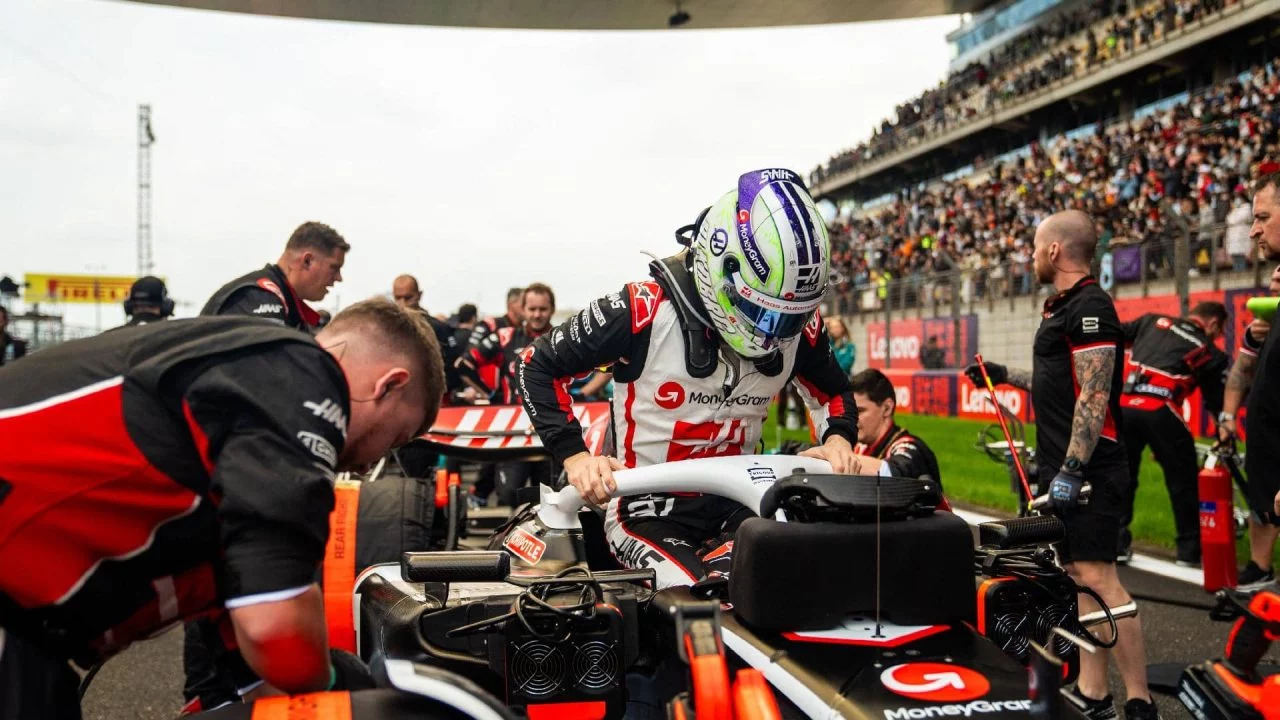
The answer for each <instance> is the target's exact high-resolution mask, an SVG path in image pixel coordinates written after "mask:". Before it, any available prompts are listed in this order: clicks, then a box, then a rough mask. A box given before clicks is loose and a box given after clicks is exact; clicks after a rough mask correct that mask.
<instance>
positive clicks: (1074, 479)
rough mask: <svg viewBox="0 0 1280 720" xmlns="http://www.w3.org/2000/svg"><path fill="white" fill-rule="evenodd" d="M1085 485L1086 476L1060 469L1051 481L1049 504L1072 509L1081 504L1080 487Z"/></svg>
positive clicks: (1059, 508)
mask: <svg viewBox="0 0 1280 720" xmlns="http://www.w3.org/2000/svg"><path fill="white" fill-rule="evenodd" d="M1082 487H1084V476H1083V475H1077V474H1075V473H1071V472H1067V471H1066V470H1059V471H1058V474H1057V475H1056V476H1054V478H1053V482H1051V483H1049V504H1050V505H1051V506H1052V507H1054V508H1057V509H1058V510H1070V509H1071V508H1073V507H1075V506H1077V505H1079V504H1080V488H1082Z"/></svg>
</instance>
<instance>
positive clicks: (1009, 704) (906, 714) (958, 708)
mask: <svg viewBox="0 0 1280 720" xmlns="http://www.w3.org/2000/svg"><path fill="white" fill-rule="evenodd" d="M1030 711H1031V701H1030V700H991V701H987V700H974V701H973V702H971V703H965V704H963V705H959V704H957V705H930V706H928V707H912V708H905V707H904V708H895V709H893V710H885V711H884V720H927V719H928V718H940V717H967V718H971V717H974V716H981V715H985V714H987V713H1007V712H1021V713H1027V712H1030Z"/></svg>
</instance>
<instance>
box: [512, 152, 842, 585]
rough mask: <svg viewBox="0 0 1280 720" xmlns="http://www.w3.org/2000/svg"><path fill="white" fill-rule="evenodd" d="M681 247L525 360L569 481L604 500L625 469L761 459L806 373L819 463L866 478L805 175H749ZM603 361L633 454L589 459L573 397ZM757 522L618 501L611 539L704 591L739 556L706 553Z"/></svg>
mask: <svg viewBox="0 0 1280 720" xmlns="http://www.w3.org/2000/svg"><path fill="white" fill-rule="evenodd" d="M676 237H677V239H678V240H679V241H680V243H681V244H682V245H686V246H687V247H688V250H686V251H682V252H681V253H679V254H677V255H675V256H673V257H670V258H666V259H665V260H655V261H654V262H653V263H652V264H651V265H650V269H651V272H652V275H653V280H648V281H642V282H633V283H630V284H628V285H626V286H625V287H624V288H623V289H622V290H621V291H620V292H616V293H612V294H610V295H606V296H605V297H602V298H600V299H598V300H595V301H593V302H591V303H590V305H588V307H587V308H586V309H585V310H583V311H582V312H580V313H578V314H577V315H575V316H574V317H572V318H570V319H569V320H568V321H567V322H565V323H564V324H563V325H561V326H560V327H558V328H556V329H555V330H553V331H552V332H551V333H550V334H549V335H544V336H542V337H541V338H539V339H538V340H537V341H536V342H534V344H533V345H532V346H530V348H529V349H527V350H526V351H525V353H524V355H523V357H522V363H521V365H520V368H519V376H518V384H519V386H520V396H521V398H522V399H523V402H524V405H525V409H526V410H527V412H528V414H529V417H530V418H531V420H532V422H533V425H534V427H535V429H536V430H537V431H538V435H539V436H540V437H541V438H542V441H543V444H544V445H545V446H546V447H547V448H548V449H550V451H551V452H552V454H553V455H554V456H555V458H556V459H557V460H558V461H560V462H562V463H563V465H564V469H565V472H566V474H567V476H568V480H569V482H570V483H572V484H573V486H574V487H576V488H577V489H578V490H579V491H580V492H581V493H582V495H583V497H584V498H585V499H587V500H589V501H591V502H596V503H602V502H605V501H606V500H608V492H609V491H611V490H615V489H616V484H615V483H614V479H613V471H614V470H618V469H622V468H624V467H637V466H642V465H651V464H654V463H662V462H669V461H673V460H684V459H689V458H700V457H712V456H720V455H739V454H742V453H745V452H752V451H754V449H755V447H756V444H757V442H758V441H759V440H760V434H761V429H762V425H763V423H764V419H765V415H766V413H767V411H768V406H769V402H770V399H771V398H773V397H774V396H775V395H777V394H778V392H780V391H781V390H782V387H783V386H784V385H785V384H786V383H787V382H788V381H789V380H791V379H793V378H794V379H796V380H797V381H798V385H799V387H800V389H801V392H802V394H803V395H805V396H806V398H805V399H806V402H807V403H808V404H809V405H810V407H811V412H812V413H813V414H814V424H815V427H816V428H817V431H818V433H819V437H820V438H821V439H822V441H823V444H822V445H820V446H818V447H815V448H812V449H810V450H806V451H805V452H804V454H805V455H809V456H810V457H817V458H823V459H826V460H828V461H829V462H830V463H831V465H832V468H833V469H834V471H835V472H837V473H844V472H849V471H851V470H852V469H853V468H854V466H855V462H856V460H855V458H854V454H853V443H854V442H855V441H856V437H857V416H856V414H855V413H856V408H855V406H854V402H853V396H852V394H851V390H850V386H849V379H848V376H846V375H845V374H844V372H843V371H841V369H840V366H839V364H837V362H836V360H835V358H834V356H833V355H832V353H831V344H830V343H829V342H828V340H827V336H826V331H825V329H824V328H823V323H822V320H821V318H820V317H819V316H818V312H817V308H818V305H819V303H820V302H821V301H822V297H823V294H824V293H825V292H826V288H827V274H828V270H829V264H830V241H829V240H828V238H827V231H826V226H825V225H824V224H823V221H822V218H821V216H820V215H819V214H818V211H817V210H816V209H815V208H814V204H813V199H812V198H811V197H810V196H809V192H808V190H806V189H805V187H804V185H803V184H802V182H801V180H800V177H799V176H798V175H796V173H794V172H791V171H790V170H783V169H766V170H757V171H754V172H749V173H747V174H745V175H743V176H741V177H740V178H738V184H737V188H736V189H735V190H733V191H731V192H729V193H727V194H725V195H724V196H723V197H721V198H720V199H719V200H718V201H716V203H715V205H713V206H711V207H710V208H708V209H707V210H704V211H703V213H702V215H701V216H700V217H699V218H698V220H697V222H695V223H694V224H693V225H690V226H687V227H684V228H681V229H680V230H678V231H677V232H676ZM600 366H612V371H613V373H614V376H613V377H614V383H615V389H614V396H613V429H614V437H615V438H616V440H617V444H618V446H619V450H620V451H621V458H620V459H619V458H615V457H607V456H605V457H595V456H592V455H591V454H590V453H589V452H588V451H587V448H586V446H585V444H584V443H583V440H582V428H581V427H580V426H579V424H578V422H577V421H576V420H575V419H574V416H573V413H572V412H571V411H570V410H571V409H570V407H569V403H570V399H569V394H568V392H567V391H566V390H565V387H566V385H567V383H568V382H569V381H570V379H571V378H572V376H574V375H581V374H583V373H586V372H589V371H591V370H592V369H594V368H596V367H600ZM753 514H754V513H753V512H752V511H750V510H748V509H747V508H745V507H743V506H742V505H739V504H737V503H734V502H732V501H730V500H727V499H724V498H718V497H712V496H700V495H687V494H684V493H681V494H679V495H656V494H655V495H643V496H635V497H623V498H619V499H617V500H614V501H612V502H610V503H609V506H608V512H607V516H606V530H607V532H608V536H609V544H610V546H611V548H612V551H613V553H614V555H615V556H616V557H617V558H618V560H619V561H620V562H621V563H622V564H623V565H625V566H627V567H632V568H637V567H650V568H653V569H654V570H655V571H656V573H657V581H656V587H657V588H662V587H669V586H672V585H688V584H691V583H694V582H696V581H697V580H699V579H700V578H701V577H702V576H703V575H704V569H705V568H707V567H708V565H706V564H704V563H709V562H710V561H711V560H712V559H713V558H716V559H717V560H718V559H719V558H723V557H725V556H726V555H727V554H728V553H730V552H731V551H732V546H731V545H730V544H728V543H722V544H721V545H720V546H719V547H716V548H714V549H711V552H703V553H700V552H699V550H703V549H704V546H709V545H710V544H712V543H713V541H716V540H718V539H722V538H725V539H727V537H728V536H729V535H730V534H732V533H733V531H734V530H736V528H737V526H738V525H739V524H740V523H741V522H742V521H743V520H744V519H746V518H748V517H751V516H752V515H753ZM705 549H710V548H709V547H707V548H705Z"/></svg>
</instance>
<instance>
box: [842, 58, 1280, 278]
mask: <svg viewBox="0 0 1280 720" xmlns="http://www.w3.org/2000/svg"><path fill="white" fill-rule="evenodd" d="M1278 96H1280V59H1277V60H1273V61H1272V62H1270V63H1267V64H1266V65H1263V66H1258V67H1255V68H1253V69H1252V71H1251V72H1249V73H1247V74H1245V75H1242V76H1240V77H1236V78H1232V79H1231V80H1230V81H1228V82H1224V83H1220V84H1218V85H1215V86H1213V87H1211V88H1209V89H1207V90H1205V91H1203V92H1199V93H1196V94H1194V95H1193V96H1191V97H1190V98H1189V99H1188V100H1187V101H1185V102H1182V103H1179V104H1176V105H1173V106H1171V107H1169V108H1167V109H1165V110H1164V111H1162V112H1159V113H1155V114H1152V115H1148V116H1146V117H1143V118H1141V119H1136V120H1132V121H1130V122H1125V123H1120V124H1117V125H1113V126H1110V127H1102V126H1099V127H1098V128H1097V130H1096V131H1095V132H1093V133H1090V134H1086V135H1085V136H1077V137H1072V138H1068V137H1067V136H1065V135H1060V136H1057V137H1055V138H1054V139H1052V140H1050V141H1049V142H1048V143H1047V144H1045V145H1040V144H1033V145H1031V146H1030V147H1029V148H1028V150H1027V152H1025V153H1023V154H1022V155H1021V156H1019V157H1017V158H1016V159H1014V160H1011V161H1009V162H1007V163H1004V164H998V165H995V166H993V167H990V168H987V169H984V170H980V171H978V173H976V174H975V175H973V176H970V177H967V178H962V179H959V180H955V181H952V182H939V183H936V184H933V185H930V186H926V187H925V188H924V189H917V188H912V189H909V190H906V191H904V192H903V193H902V194H901V195H900V196H899V197H898V198H897V199H896V200H895V201H894V202H892V203H890V204H888V205H886V206H884V207H882V208H877V209H875V210H872V211H869V212H866V213H864V214H861V215H857V214H855V216H853V217H844V218H841V219H837V220H836V221H835V223H834V224H833V227H832V231H833V233H832V238H833V242H834V243H835V247H836V251H835V253H834V258H833V260H834V262H835V267H836V268H837V271H838V273H839V275H840V276H841V278H842V283H841V285H840V287H839V290H840V291H842V292H843V293H845V294H847V293H849V292H850V291H852V290H853V289H855V288H858V287H862V288H872V289H874V288H879V289H880V292H881V297H883V296H884V292H885V286H886V285H887V283H888V282H889V281H891V280H893V279H896V278H907V279H908V281H909V285H910V287H911V290H910V292H912V293H914V292H916V291H917V290H918V289H919V288H920V287H922V286H923V284H924V280H925V278H926V277H928V276H930V275H931V274H933V273H941V272H947V271H959V279H960V283H961V288H960V289H961V292H962V297H963V298H964V299H965V300H968V299H970V298H973V297H979V298H980V297H984V296H985V295H986V294H987V293H988V292H995V293H997V294H998V295H1000V296H1003V295H1004V294H1006V293H1007V292H1013V293H1014V294H1026V293H1030V292H1032V291H1033V290H1034V287H1035V283H1034V279H1033V277H1032V271H1031V240H1032V236H1033V233H1034V231H1035V227H1036V225H1037V223H1038V222H1039V221H1040V220H1042V219H1044V218H1045V217H1046V216H1048V215H1050V214H1052V213H1054V212H1056V211H1058V210H1062V209H1067V208H1077V209H1081V210H1085V211H1087V212H1089V213H1090V214H1091V215H1092V216H1093V217H1094V218H1096V220H1097V223H1098V231H1099V235H1100V238H1101V248H1102V249H1105V248H1106V247H1108V246H1123V245H1126V244H1139V243H1145V244H1146V248H1147V264H1148V268H1147V269H1148V270H1149V271H1152V272H1155V273H1166V274H1167V273H1169V272H1171V270H1172V257H1171V250H1170V249H1171V247H1172V242H1173V237H1174V233H1176V232H1181V230H1180V229H1179V228H1180V227H1182V226H1183V225H1184V224H1185V225H1186V226H1188V227H1190V228H1191V232H1192V233H1193V235H1192V241H1193V243H1192V260H1193V263H1196V264H1198V265H1200V266H1201V267H1203V266H1205V265H1207V263H1208V262H1210V252H1209V249H1208V247H1209V242H1210V240H1211V239H1212V238H1213V237H1215V234H1222V235H1224V237H1223V248H1222V249H1221V250H1219V251H1218V252H1219V255H1218V257H1217V258H1216V259H1217V260H1218V261H1219V262H1222V263H1225V262H1226V261H1227V257H1226V256H1229V258H1230V262H1231V264H1232V265H1233V266H1234V267H1235V269H1237V270H1242V269H1244V268H1245V267H1246V264H1247V262H1248V256H1249V254H1250V242H1249V238H1248V225H1249V222H1250V220H1251V213H1250V210H1249V205H1248V199H1247V195H1246V191H1247V186H1248V181H1249V179H1250V178H1252V177H1257V175H1258V174H1259V172H1262V171H1269V170H1273V169H1275V167H1276V160H1277V159H1278V158H1280V154H1278V153H1277V150H1276V144H1277V140H1280V138H1278V137H1277V127H1280V102H1278V99H1277V98H1278ZM1223 226H1225V228H1226V230H1225V233H1223V232H1222V228H1223ZM1202 227H1203V228H1205V229H1204V230H1200V229H1199V228H1202ZM943 280H944V282H941V283H937V284H938V285H942V286H945V278H943Z"/></svg>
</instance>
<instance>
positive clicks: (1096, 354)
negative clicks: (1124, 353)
mask: <svg viewBox="0 0 1280 720" xmlns="http://www.w3.org/2000/svg"><path fill="white" fill-rule="evenodd" d="M1115 364H1116V349H1115V348H1114V347H1103V348H1097V349H1095V350H1086V351H1084V352H1081V353H1077V354H1076V356H1075V373H1076V384H1077V385H1078V386H1079V387H1080V395H1079V396H1078V397H1077V398H1076V411H1075V415H1074V416H1073V417H1072V418H1071V440H1070V442H1068V443H1067V457H1068V458H1076V459H1077V460H1079V461H1080V462H1081V463H1087V462H1089V458H1090V457H1091V456H1092V455H1093V449H1094V448H1095V447H1096V446H1097V444H1098V437H1099V436H1100V435H1101V434H1102V426H1103V425H1104V424H1105V423H1106V419H1107V400H1108V399H1109V398H1110V396H1111V373H1112V371H1113V370H1114V369H1115Z"/></svg>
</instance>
